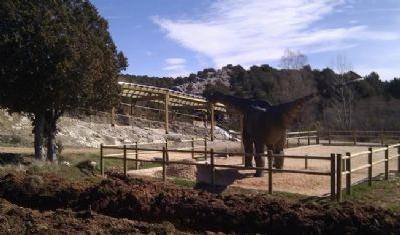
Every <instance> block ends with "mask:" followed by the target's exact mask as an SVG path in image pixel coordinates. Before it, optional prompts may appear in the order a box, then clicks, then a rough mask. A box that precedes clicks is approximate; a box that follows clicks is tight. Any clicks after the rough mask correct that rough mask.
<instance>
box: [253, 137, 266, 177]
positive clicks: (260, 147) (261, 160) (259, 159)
mask: <svg viewBox="0 0 400 235" xmlns="http://www.w3.org/2000/svg"><path fill="white" fill-rule="evenodd" d="M255 147H256V154H255V156H254V159H255V161H256V167H265V157H264V156H262V155H263V154H264V143H263V142H256V143H255ZM254 176H255V177H262V176H264V171H263V170H256V174H255V175H254Z"/></svg>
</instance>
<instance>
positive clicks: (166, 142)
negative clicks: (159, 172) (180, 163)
mask: <svg viewBox="0 0 400 235" xmlns="http://www.w3.org/2000/svg"><path fill="white" fill-rule="evenodd" d="M165 151H166V152H165V158H166V159H167V162H169V154H168V140H165ZM167 165H168V164H167Z"/></svg>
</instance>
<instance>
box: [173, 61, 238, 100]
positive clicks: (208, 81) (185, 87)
mask: <svg viewBox="0 0 400 235" xmlns="http://www.w3.org/2000/svg"><path fill="white" fill-rule="evenodd" d="M231 72H232V69H231V68H230V67H223V68H222V69H218V70H214V69H205V70H203V71H202V72H199V73H197V75H196V76H193V75H192V76H191V77H189V78H190V79H191V81H190V82H187V83H184V84H181V85H177V86H175V87H174V88H173V89H174V90H177V91H181V92H185V93H191V94H196V95H202V94H203V92H204V90H205V89H206V87H207V85H213V86H217V85H223V86H226V87H229V86H230V78H231V75H230V74H231Z"/></svg>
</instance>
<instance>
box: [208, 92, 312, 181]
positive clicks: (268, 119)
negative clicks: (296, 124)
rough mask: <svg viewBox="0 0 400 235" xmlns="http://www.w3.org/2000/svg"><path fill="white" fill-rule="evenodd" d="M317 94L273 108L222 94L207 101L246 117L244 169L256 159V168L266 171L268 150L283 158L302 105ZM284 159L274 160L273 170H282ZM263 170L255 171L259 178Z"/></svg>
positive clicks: (244, 125) (257, 101)
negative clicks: (292, 126) (284, 149)
mask: <svg viewBox="0 0 400 235" xmlns="http://www.w3.org/2000/svg"><path fill="white" fill-rule="evenodd" d="M316 95H317V94H312V95H308V96H305V97H302V98H300V99H296V100H294V101H292V102H288V103H284V104H279V105H271V104H270V103H268V102H266V101H262V100H254V99H243V98H238V97H234V96H230V95H224V94H222V93H214V94H212V95H209V96H208V97H207V98H208V100H209V101H211V102H220V103H223V104H225V105H227V106H230V107H233V108H235V109H236V110H238V111H239V112H240V113H241V114H242V115H243V130H242V133H243V136H242V141H243V146H244V151H245V166H247V167H251V166H252V161H253V156H254V159H255V162H256V166H257V167H264V166H265V160H264V157H262V156H261V155H262V154H264V150H265V147H267V148H268V149H271V150H272V151H273V152H274V154H280V153H281V152H282V151H283V147H284V145H285V141H286V130H287V128H288V127H289V126H290V124H291V123H292V121H293V120H294V119H295V117H296V116H297V114H298V112H299V111H300V109H301V107H302V105H303V104H304V103H305V102H307V101H308V100H310V99H312V98H314V97H315V96H316ZM283 162H284V159H283V157H277V158H275V159H274V163H273V165H274V167H276V168H278V169H282V167H283ZM262 172H263V171H262V170H257V171H256V176H262V174H263V173H262Z"/></svg>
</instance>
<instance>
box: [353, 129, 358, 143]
mask: <svg viewBox="0 0 400 235" xmlns="http://www.w3.org/2000/svg"><path fill="white" fill-rule="evenodd" d="M353 143H354V145H357V137H356V131H354V130H353Z"/></svg>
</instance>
